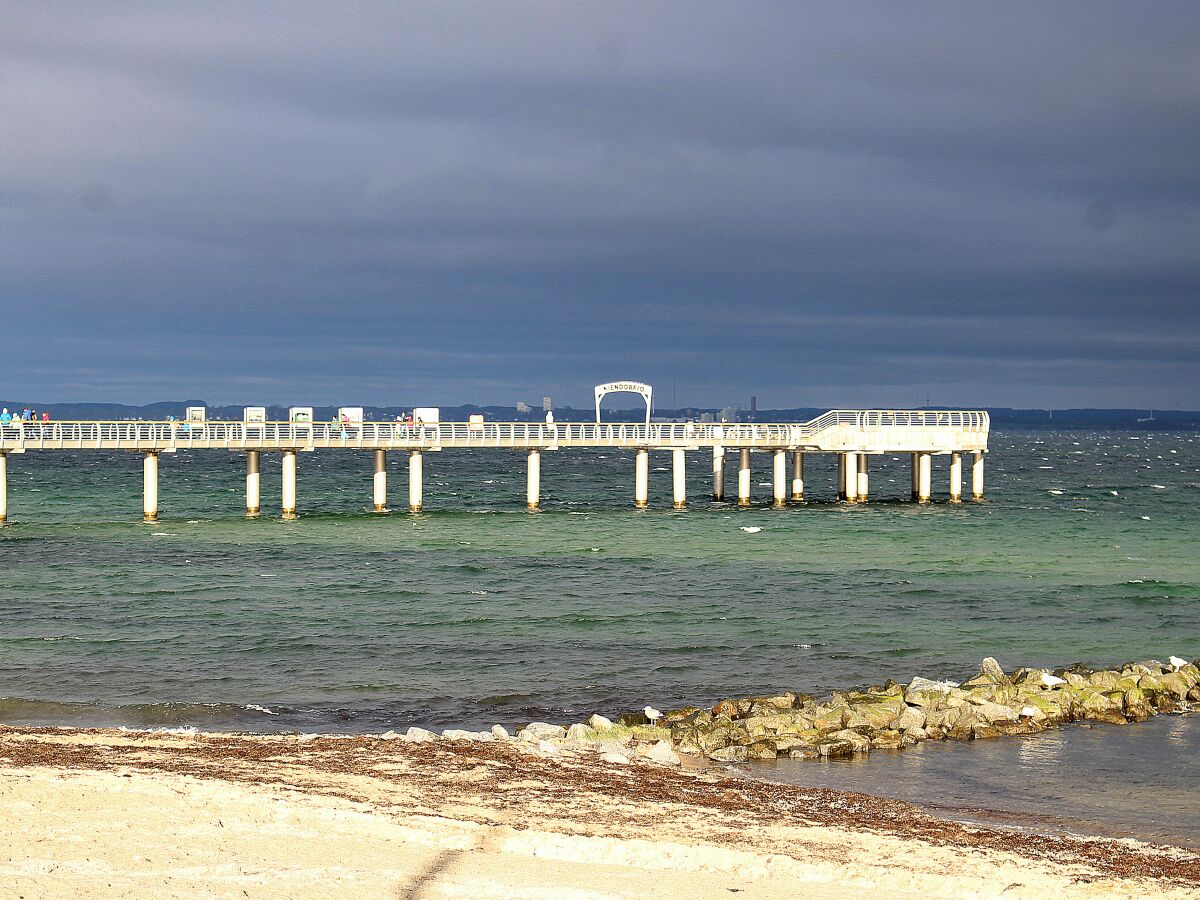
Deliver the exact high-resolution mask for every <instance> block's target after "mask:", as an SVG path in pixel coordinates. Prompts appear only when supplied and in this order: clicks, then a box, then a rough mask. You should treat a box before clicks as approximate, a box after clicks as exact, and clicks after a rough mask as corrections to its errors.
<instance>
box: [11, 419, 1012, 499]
mask: <svg viewBox="0 0 1200 900" xmlns="http://www.w3.org/2000/svg"><path fill="white" fill-rule="evenodd" d="M251 409H255V408H251ZM253 418H255V417H254V416H253V415H251V413H250V410H247V419H253ZM989 427H990V422H989V418H988V414H987V413H986V412H982V411H962V410H944V411H931V410H831V411H830V412H827V413H824V414H823V415H821V416H818V417H817V418H816V419H813V420H812V421H809V422H802V423H775V424H772V423H761V424H760V423H738V424H729V423H703V422H685V423H678V422H673V423H651V422H647V423H645V424H632V423H629V424H626V423H600V422H596V423H590V422H588V423H583V422H561V423H534V422H483V421H476V420H472V421H470V422H432V423H427V422H421V421H419V420H418V421H417V422H415V423H414V424H408V423H404V422H367V421H355V422H350V423H346V422H307V421H292V422H266V421H253V420H251V421H244V422H231V421H203V420H199V421H185V422H176V421H168V422H123V421H111V422H10V423H4V424H0V523H2V522H4V521H5V520H6V519H7V518H8V491H7V462H8V455H9V454H16V453H38V452H47V453H52V452H63V451H71V452H85V451H89V450H109V451H112V450H116V451H128V452H131V453H138V454H141V455H142V457H143V459H142V478H143V518H144V520H145V521H147V522H153V521H157V519H158V513H159V509H158V478H159V457H160V456H161V455H162V454H172V453H178V452H192V451H208V450H216V451H225V452H232V453H238V454H244V455H245V460H246V515H247V516H258V515H260V514H261V503H260V488H261V482H260V476H259V466H260V460H261V454H263V453H279V454H281V457H282V467H281V468H282V475H281V479H282V484H281V492H280V496H281V504H280V505H281V515H282V517H283V518H285V519H290V518H295V517H296V515H297V509H298V507H297V497H298V494H297V470H298V468H299V464H298V455H299V454H303V453H306V452H311V451H314V450H343V451H349V452H358V453H370V454H371V455H372V459H373V467H372V480H371V497H372V507H373V509H374V510H375V511H376V512H379V513H383V512H387V511H388V508H389V507H388V499H387V498H388V486H387V477H388V465H387V456H388V453H389V452H393V453H399V454H404V455H405V456H406V457H407V459H408V509H409V510H410V511H411V512H420V511H421V510H422V509H423V508H424V485H423V463H424V455H425V454H426V453H437V452H441V451H445V450H466V451H505V450H507V451H514V452H518V453H524V454H525V457H526V460H525V462H526V495H525V505H526V508H528V509H530V510H537V509H538V508H539V507H540V505H541V459H542V454H543V453H548V452H554V451H556V450H568V449H580V448H608V449H622V450H631V451H633V452H634V472H633V473H632V474H633V502H634V505H635V506H637V507H639V508H644V507H646V506H648V505H649V496H650V492H649V483H650V454H651V453H669V454H670V458H671V470H672V471H671V476H672V477H671V484H672V491H671V493H672V502H673V505H674V507H675V508H676V509H686V508H687V503H688V497H687V479H686V474H687V468H686V467H687V458H688V454H689V453H690V454H693V455H696V454H700V455H702V456H703V458H704V460H705V464H707V461H708V460H709V459H710V458H711V464H712V497H713V499H714V500H717V501H720V500H724V499H725V480H726V475H725V469H726V464H727V461H728V460H729V459H730V458H731V457H732V459H733V460H735V461H736V465H737V479H736V490H737V504H738V505H739V506H743V507H744V506H750V505H752V503H753V502H754V501H753V498H752V495H751V462H752V459H753V456H754V455H758V456H759V457H760V458H761V457H763V456H766V457H767V458H768V459H769V462H767V463H765V464H766V465H767V466H768V468H769V470H770V472H771V479H772V480H771V485H772V490H771V504H772V505H774V506H777V507H784V506H787V505H788V504H789V503H799V502H803V501H804V500H805V499H806V497H807V493H806V490H805V484H804V466H805V457H806V455H808V454H835V455H836V456H837V465H838V473H839V474H838V492H837V499H838V500H841V501H844V502H846V503H865V502H867V501H868V500H869V499H870V496H871V485H870V461H871V458H872V457H881V456H883V455H885V454H891V455H896V454H909V455H910V456H911V476H912V491H911V497H912V499H913V500H914V501H916V502H918V503H929V502H931V501H932V499H933V484H932V471H933V469H932V461H933V460H932V458H933V457H934V456H946V457H949V484H948V499H949V501H950V502H951V503H958V502H961V500H962V498H963V455H964V454H970V456H971V497H972V499H974V500H982V499H983V475H984V455H985V454H986V453H987V441H988V431H989ZM364 496H366V489H365V488H364Z"/></svg>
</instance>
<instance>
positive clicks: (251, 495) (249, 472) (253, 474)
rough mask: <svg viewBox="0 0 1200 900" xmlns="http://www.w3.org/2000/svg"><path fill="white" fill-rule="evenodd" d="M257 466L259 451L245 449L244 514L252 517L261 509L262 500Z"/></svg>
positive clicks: (255, 517) (255, 516) (257, 514)
mask: <svg viewBox="0 0 1200 900" xmlns="http://www.w3.org/2000/svg"><path fill="white" fill-rule="evenodd" d="M258 466H259V451H258V450H247V451H246V515H247V516H249V517H250V518H252V519H257V518H258V516H259V513H260V512H261V511H262V500H261V496H260V487H261V484H262V481H261V476H260V475H259V472H258Z"/></svg>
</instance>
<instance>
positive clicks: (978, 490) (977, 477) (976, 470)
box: [971, 450, 983, 500]
mask: <svg viewBox="0 0 1200 900" xmlns="http://www.w3.org/2000/svg"><path fill="white" fill-rule="evenodd" d="M971 499H972V500H982V499H983V452H982V451H981V450H976V451H975V452H974V453H973V454H971Z"/></svg>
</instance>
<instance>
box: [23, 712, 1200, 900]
mask: <svg viewBox="0 0 1200 900" xmlns="http://www.w3.org/2000/svg"><path fill="white" fill-rule="evenodd" d="M0 807H2V808H3V810H4V816H3V819H2V820H0V884H3V885H4V886H5V888H4V891H3V893H4V895H5V896H14V897H16V896H19V897H68V896H72V897H73V896H80V895H82V894H87V895H89V896H103V897H117V896H144V895H149V894H154V895H156V896H184V895H187V896H196V895H215V896H248V897H323V896H329V895H331V894H333V893H335V892H345V893H347V894H348V895H350V896H355V897H360V896H361V897H555V898H558V897H571V898H602V897H663V898H666V897H680V896H689V897H718V896H721V897H725V896H729V895H731V894H737V895H740V896H746V897H785V896H805V897H845V896H864V895H868V894H870V895H883V896H890V897H896V898H918V897H921V898H930V897H991V896H1013V897H1025V898H1028V897H1052V896H1053V897H1101V896H1103V897H1108V896H1117V897H1148V896H1155V897H1190V896H1196V895H1197V892H1198V891H1200V857H1198V856H1196V855H1195V854H1192V853H1190V852H1186V851H1182V850H1177V849H1172V848H1161V847H1153V846H1150V845H1146V844H1139V843H1135V842H1132V841H1113V840H1107V839H1081V838H1066V837H1044V836H1037V835H1027V834H1021V833H1016V832H1011V831H1005V830H1002V829H992V828H983V827H974V826H967V825H962V824H958V823H954V822H949V821H945V820H942V819H939V818H936V817H933V816H931V815H928V814H926V813H924V812H922V811H921V810H919V809H918V808H916V807H913V806H910V805H908V804H904V803H899V802H895V801H890V800H883V799H878V798H874V797H868V796H864V795H860V794H850V793H839V792H834V791H826V790H814V789H810V788H797V787H789V786H786V785H778V784H766V783H762V782H755V781H747V780H743V779H739V778H735V777H732V776H729V775H727V774H725V773H723V772H720V771H714V770H703V771H689V770H682V771H681V770H678V769H671V768H665V767H660V766H656V765H653V764H650V763H645V762H637V763H633V764H630V765H627V766H621V765H612V764H606V763H602V762H600V761H599V760H597V759H596V758H595V757H594V756H593V755H591V754H579V755H572V754H569V753H568V754H560V755H558V756H555V757H553V758H546V757H544V756H541V755H538V754H537V753H536V752H534V750H532V749H531V748H525V747H521V746H519V745H516V744H506V743H495V744H481V743H469V742H451V741H437V742H431V743H422V744H412V743H407V742H404V741H397V740H382V739H379V738H371V737H340V736H323V737H321V736H311V735H310V736H275V737H262V736H252V737H251V736H239V735H216V734H196V735H189V734H170V733H147V732H124V731H113V730H76V729H62V728H58V729H37V728H3V729H0Z"/></svg>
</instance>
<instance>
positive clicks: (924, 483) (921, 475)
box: [917, 453, 933, 503]
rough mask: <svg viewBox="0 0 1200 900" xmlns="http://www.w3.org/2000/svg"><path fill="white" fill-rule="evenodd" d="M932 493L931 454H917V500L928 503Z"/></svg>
mask: <svg viewBox="0 0 1200 900" xmlns="http://www.w3.org/2000/svg"><path fill="white" fill-rule="evenodd" d="M932 495H933V454H932V453H918V454H917V502H918V503H928V502H929V500H930V498H931V497H932Z"/></svg>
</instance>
